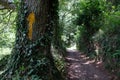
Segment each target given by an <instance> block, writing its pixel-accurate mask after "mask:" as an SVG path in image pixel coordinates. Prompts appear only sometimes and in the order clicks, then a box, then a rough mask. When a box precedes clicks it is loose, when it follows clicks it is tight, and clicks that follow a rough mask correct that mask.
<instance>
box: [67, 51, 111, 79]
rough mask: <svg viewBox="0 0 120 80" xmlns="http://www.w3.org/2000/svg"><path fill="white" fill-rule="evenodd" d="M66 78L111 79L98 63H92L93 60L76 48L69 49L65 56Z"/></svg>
mask: <svg viewBox="0 0 120 80" xmlns="http://www.w3.org/2000/svg"><path fill="white" fill-rule="evenodd" d="M66 62H67V79H66V80H112V79H111V77H110V76H109V74H108V73H107V72H106V71H105V70H102V69H101V68H100V66H101V65H100V64H99V63H98V65H94V61H93V60H90V59H89V58H88V57H86V56H85V55H83V54H81V53H79V52H78V51H76V50H74V51H73V50H69V51H68V53H67V57H66Z"/></svg>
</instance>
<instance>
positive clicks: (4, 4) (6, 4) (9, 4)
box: [0, 0, 15, 9]
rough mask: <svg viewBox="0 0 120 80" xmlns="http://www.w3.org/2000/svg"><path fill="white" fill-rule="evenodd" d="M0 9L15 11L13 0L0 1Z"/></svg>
mask: <svg viewBox="0 0 120 80" xmlns="http://www.w3.org/2000/svg"><path fill="white" fill-rule="evenodd" d="M0 5H1V7H0V9H15V4H14V3H13V0H0Z"/></svg>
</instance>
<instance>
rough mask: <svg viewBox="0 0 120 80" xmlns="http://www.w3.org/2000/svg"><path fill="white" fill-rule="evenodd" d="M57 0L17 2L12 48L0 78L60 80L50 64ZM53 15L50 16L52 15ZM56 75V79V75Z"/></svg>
mask: <svg viewBox="0 0 120 80" xmlns="http://www.w3.org/2000/svg"><path fill="white" fill-rule="evenodd" d="M56 2H58V0H21V3H20V9H19V12H18V16H17V31H16V32H17V33H16V42H15V47H14V49H13V51H12V55H11V59H10V61H9V62H8V67H7V69H6V71H5V72H4V73H3V74H2V77H1V79H2V80H7V79H13V78H15V76H16V75H17V76H18V75H19V77H20V79H22V80H27V79H29V80H32V79H33V75H35V76H38V78H39V79H42V80H63V79H62V77H60V76H61V75H60V73H59V71H58V70H57V68H56V67H55V65H54V59H53V57H52V54H51V50H50V49H51V41H52V36H53V27H54V23H55V19H54V16H55V15H58V14H57V13H55V12H56V6H57V5H55V4H56ZM53 13H54V14H53ZM58 75H59V76H58Z"/></svg>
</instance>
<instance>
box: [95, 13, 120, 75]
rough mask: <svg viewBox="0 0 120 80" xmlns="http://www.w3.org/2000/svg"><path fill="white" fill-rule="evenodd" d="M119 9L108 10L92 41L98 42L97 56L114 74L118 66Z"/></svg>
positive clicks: (119, 58)
mask: <svg viewBox="0 0 120 80" xmlns="http://www.w3.org/2000/svg"><path fill="white" fill-rule="evenodd" d="M119 21H120V11H115V12H108V15H106V17H105V22H104V24H103V26H102V27H101V28H100V30H99V32H98V33H97V34H96V35H95V36H94V41H97V42H98V44H99V54H98V55H99V56H101V58H102V60H103V61H104V62H105V67H106V68H107V69H109V70H110V71H112V72H115V73H116V74H117V73H119V67H120V30H119V28H120V22H119Z"/></svg>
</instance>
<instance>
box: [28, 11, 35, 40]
mask: <svg viewBox="0 0 120 80" xmlns="http://www.w3.org/2000/svg"><path fill="white" fill-rule="evenodd" d="M27 21H28V22H29V28H28V37H29V39H30V40H32V33H33V23H34V22H35V14H34V12H31V13H30V14H29V15H28V18H27Z"/></svg>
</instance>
